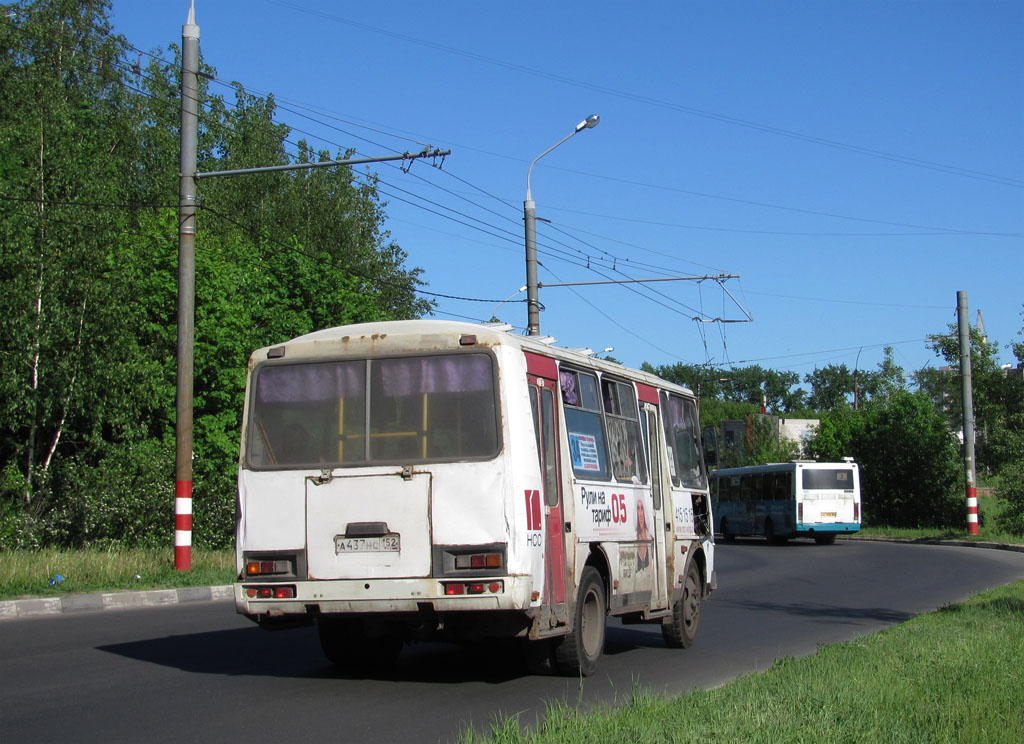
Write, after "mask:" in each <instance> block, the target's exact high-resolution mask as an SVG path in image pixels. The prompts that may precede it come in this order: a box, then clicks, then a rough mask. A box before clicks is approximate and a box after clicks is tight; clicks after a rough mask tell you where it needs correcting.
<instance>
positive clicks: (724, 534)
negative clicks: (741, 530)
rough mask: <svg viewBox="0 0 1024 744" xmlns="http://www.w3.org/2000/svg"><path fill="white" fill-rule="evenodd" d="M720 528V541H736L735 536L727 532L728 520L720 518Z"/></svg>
mask: <svg viewBox="0 0 1024 744" xmlns="http://www.w3.org/2000/svg"><path fill="white" fill-rule="evenodd" d="M721 528H722V529H721V530H719V532H721V533H722V540H724V541H725V542H732V541H733V540H735V539H736V535H734V534H733V533H732V532H729V520H728V519H726V518H725V517H722V524H721Z"/></svg>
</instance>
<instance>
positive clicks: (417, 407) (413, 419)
mask: <svg viewBox="0 0 1024 744" xmlns="http://www.w3.org/2000/svg"><path fill="white" fill-rule="evenodd" d="M255 377H256V381H255V384H254V385H253V399H252V403H251V405H252V414H251V416H250V422H251V423H250V427H249V433H248V439H247V441H248V446H247V449H246V455H247V462H248V465H249V466H250V467H252V468H254V469H274V468H310V467H317V468H321V469H323V468H329V467H335V466H345V465H366V464H372V463H396V462H401V463H415V462H426V461H439V460H441V461H443V460H465V459H482V458H487V457H493V456H495V455H496V454H497V453H498V449H499V444H500V442H499V434H498V431H499V429H498V416H497V411H498V406H497V398H496V395H495V385H494V363H493V360H492V358H491V356H490V355H489V354H486V353H463V354H446V355H431V356H422V357H399V358H392V359H359V360H344V361H325V362H299V363H286V364H272V365H271V364H268V365H264V366H262V367H261V368H258V369H257V370H256V372H255Z"/></svg>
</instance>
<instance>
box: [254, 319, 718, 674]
mask: <svg viewBox="0 0 1024 744" xmlns="http://www.w3.org/2000/svg"><path fill="white" fill-rule="evenodd" d="M507 330H509V328H508V327H507V326H505V327H495V326H487V325H474V324H469V323H459V322H449V321H442V320H413V321H397V322H382V323H368V324H362V325H353V326H345V327H339V328H332V329H328V330H323V331H318V332H315V333H311V334H309V335H306V336H302V337H299V338H296V339H293V340H291V341H287V342H285V343H283V344H280V345H277V346H272V347H268V348H264V349H260V350H259V351H256V352H255V353H254V354H253V355H252V358H251V360H250V362H249V374H248V380H247V386H246V390H247V392H246V404H245V412H244V421H243V430H242V446H241V458H240V463H239V465H240V467H239V474H238V522H237V529H236V553H237V568H238V582H237V583H236V584H235V604H236V607H237V609H238V611H239V612H240V613H242V614H244V615H246V616H248V617H249V618H251V619H253V620H255V621H256V622H257V623H259V624H260V625H261V626H264V627H267V628H269V629H273V628H276V627H284V626H288V625H292V624H295V623H296V622H298V623H308V622H310V621H316V623H317V625H318V629H319V636H320V641H321V645H322V647H323V650H324V652H325V654H326V655H327V657H328V658H329V659H330V660H331V661H332V662H334V663H335V664H337V665H341V666H348V667H352V668H355V669H361V670H373V669H375V668H378V666H382V665H386V664H388V663H390V662H393V661H394V660H395V659H396V657H397V656H398V654H399V652H400V650H401V648H402V644H403V643H404V642H406V641H410V640H419V639H423V640H429V639H452V640H465V639H475V638H498V637H506V638H509V637H514V638H521V639H523V641H524V643H525V647H526V651H527V653H526V657H527V659H528V661H529V665H530V668H531V669H533V670H535V671H558V672H560V673H563V674H567V675H574V676H575V675H579V674H583V675H586V674H591V673H592V672H593V671H594V670H595V669H596V668H597V664H598V660H599V659H600V656H601V654H602V650H603V647H604V638H605V622H606V616H607V615H615V616H619V617H620V618H622V620H623V621H624V622H637V623H658V624H660V625H661V627H662V632H663V635H664V638H665V641H666V643H667V644H668V645H669V646H674V647H686V646H689V645H690V644H691V643H692V642H693V641H694V637H695V634H696V632H697V626H698V623H699V620H700V608H701V601H702V600H703V599H704V598H705V597H706V596H707V595H708V594H709V593H710V591H711V590H712V588H713V587H714V585H715V574H714V543H713V535H712V532H713V528H712V525H713V521H712V516H711V511H710V499H709V496H708V489H707V474H706V470H705V467H704V461H703V457H702V452H701V448H700V446H699V442H700V440H699V429H698V418H697V400H696V398H695V397H694V395H693V394H692V393H691V392H690V391H689V390H687V389H685V388H683V387H680V386H677V385H674V384H672V383H669V382H666V381H664V380H661V379H659V378H658V377H655V376H653V375H650V374H647V373H644V372H640V371H637V370H631V369H626V368H625V367H622V366H620V365H618V364H615V363H612V362H608V361H602V360H599V359H595V358H593V357H592V356H591V355H590V353H588V352H589V350H583V351H574V350H569V349H562V348H556V347H554V346H553V345H551V343H545V340H546V341H548V342H550V341H551V339H539V338H531V337H527V336H518V335H513V334H510V333H508V332H506V331H507Z"/></svg>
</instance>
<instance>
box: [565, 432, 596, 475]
mask: <svg viewBox="0 0 1024 744" xmlns="http://www.w3.org/2000/svg"><path fill="white" fill-rule="evenodd" d="M569 450H570V452H571V454H572V465H573V467H574V468H576V469H577V470H593V471H598V470H600V469H601V462H600V460H599V459H598V456H597V439H596V438H595V437H593V436H591V435H590V434H577V433H570V434H569Z"/></svg>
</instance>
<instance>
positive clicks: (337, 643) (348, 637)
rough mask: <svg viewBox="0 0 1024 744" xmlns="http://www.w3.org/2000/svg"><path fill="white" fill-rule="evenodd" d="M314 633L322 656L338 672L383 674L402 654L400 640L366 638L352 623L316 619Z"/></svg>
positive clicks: (360, 626) (359, 626) (358, 624)
mask: <svg viewBox="0 0 1024 744" xmlns="http://www.w3.org/2000/svg"><path fill="white" fill-rule="evenodd" d="M317 630H318V631H319V634H320V648H322V649H323V652H324V656H326V657H327V658H328V660H330V662H331V663H332V664H334V665H335V666H336V667H339V668H341V669H348V670H351V671H355V672H364V673H365V672H375V671H384V670H387V669H390V668H391V667H392V666H394V664H395V662H396V661H397V660H398V655H399V654H400V653H401V652H402V639H400V638H387V637H385V638H366V637H365V636H364V635H363V632H362V624H361V623H359V622H354V621H352V620H347V619H337V618H320V619H319V620H318V621H317Z"/></svg>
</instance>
